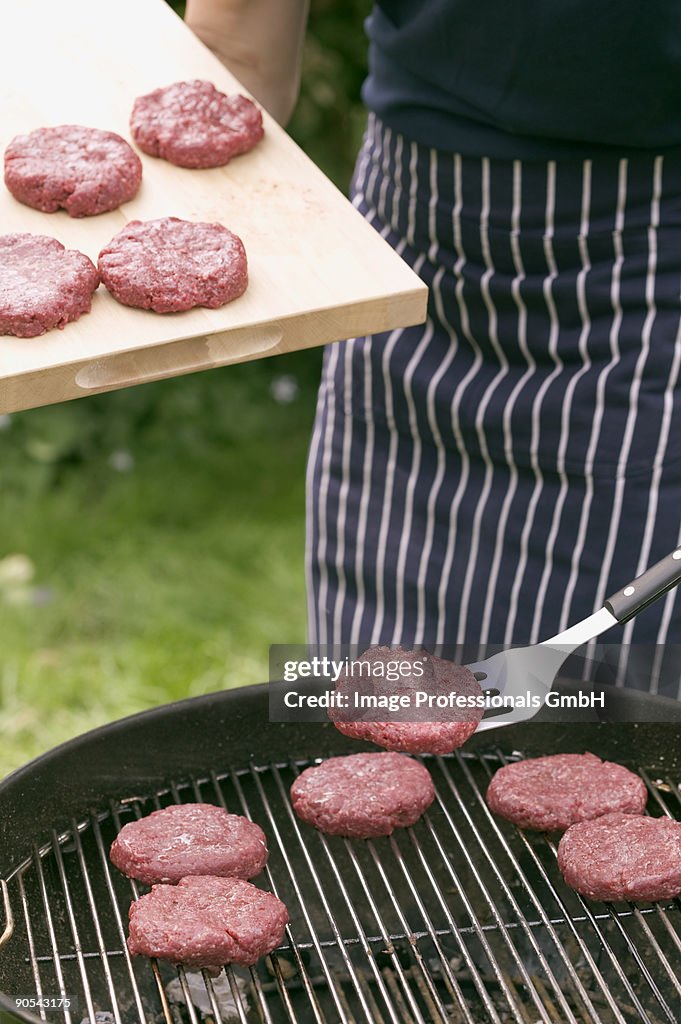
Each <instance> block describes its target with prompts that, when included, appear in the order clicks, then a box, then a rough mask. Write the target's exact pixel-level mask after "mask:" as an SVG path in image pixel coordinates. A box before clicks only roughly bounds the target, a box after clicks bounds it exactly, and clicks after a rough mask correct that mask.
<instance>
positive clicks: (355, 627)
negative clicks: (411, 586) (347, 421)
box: [350, 338, 374, 644]
mask: <svg viewBox="0 0 681 1024" xmlns="http://www.w3.org/2000/svg"><path fill="white" fill-rule="evenodd" d="M372 387H373V383H372V372H371V351H370V348H369V339H368V338H367V339H366V340H365V342H364V415H365V421H366V432H367V433H366V444H365V447H364V461H363V464H362V492H361V494H360V499H359V514H358V520H357V537H356V546H355V579H356V581H357V601H356V603H355V610H354V613H353V616H352V623H351V626H350V643H351V644H358V643H359V641H360V629H361V623H362V616H363V614H364V608H365V601H366V585H365V582H364V539H365V537H366V526H367V515H368V511H369V497H370V494H371V475H372V474H371V471H372V465H373V458H374V419H373V408H372V406H373V403H372Z"/></svg>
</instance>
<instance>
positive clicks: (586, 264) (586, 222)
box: [558, 160, 593, 630]
mask: <svg viewBox="0 0 681 1024" xmlns="http://www.w3.org/2000/svg"><path fill="white" fill-rule="evenodd" d="M591 167H592V165H591V161H590V160H585V161H584V163H583V165H582V212H581V221H580V227H579V239H578V244H579V257H580V260H581V262H582V267H581V270H580V271H579V274H578V275H577V282H576V285H577V305H578V307H579V315H580V318H581V321H582V329H581V331H580V332H579V341H578V348H579V353H580V355H581V357H582V367H581V369H580V370H579V371H578V373H576V374H575V375H574V377H572V379H571V380H570V383H569V384H568V387H567V390H566V394H565V401H564V403H563V418H562V420H561V430H560V446H559V449H558V466H559V471H560V470H562V471H563V473H564V471H565V452H566V449H567V443H568V439H569V430H570V412H571V410H572V402H573V398H574V394H575V391H576V388H577V384H578V382H579V379H580V378H581V377H582V376H584V374H585V373H588V371H589V370H590V369H591V358H590V356H589V334H590V333H591V317H590V315H589V307H588V304H587V301H586V279H587V276H588V274H589V271H590V270H591V261H590V259H589V245H588V241H587V239H588V235H589V230H590V219H591ZM586 475H587V477H588V478H589V481H590V486H591V488H593V475H592V474H591V473H590V471H588V472H587V473H586ZM564 500H565V495H564V492H563V486H562V484H561V494H560V495H559V503H560V507H561V511H562V507H563V502H564ZM577 575H578V565H577V564H576V563H575V562H574V561H573V562H572V563H571V565H570V575H569V576H568V581H567V585H566V587H565V594H564V597H563V604H562V607H561V612H560V619H559V624H558V629H559V630H563V629H566V628H567V626H568V625H569V616H570V602H571V600H572V594H573V592H574V589H575V586H576V584H577Z"/></svg>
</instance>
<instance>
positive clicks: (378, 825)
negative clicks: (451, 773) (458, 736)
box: [291, 752, 435, 839]
mask: <svg viewBox="0 0 681 1024" xmlns="http://www.w3.org/2000/svg"><path fill="white" fill-rule="evenodd" d="M434 797H435V787H434V786H433V780H432V779H431V777H430V773H429V771H428V770H427V768H424V766H423V765H422V764H420V763H419V762H418V761H414V760H413V759H412V758H410V757H406V756H405V755H404V754H393V753H386V752H382V753H376V754H350V755H349V756H348V757H330V758H329V759H328V760H327V761H323V762H322V763H321V764H320V765H316V766H315V767H312V768H306V769H305V771H304V772H301V774H300V775H299V776H298V778H297V779H296V780H295V782H294V783H293V785H292V786H291V802H292V804H293V809H294V811H295V812H296V814H297V815H298V817H299V818H301V819H302V820H303V821H305V822H307V824H308V825H314V827H315V828H318V829H319V830H320V832H326V833H328V834H329V835H332V836H350V837H353V838H355V839H370V838H372V837H374V836H389V835H390V834H391V832H392V831H393V830H394V829H396V828H398V827H405V826H407V825H413V824H414V822H416V821H417V820H418V819H419V818H420V817H421V815H422V814H423V812H424V811H425V810H426V808H427V807H429V806H430V805H431V803H432V802H433V799H434Z"/></svg>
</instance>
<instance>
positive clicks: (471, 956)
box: [0, 752, 681, 1024]
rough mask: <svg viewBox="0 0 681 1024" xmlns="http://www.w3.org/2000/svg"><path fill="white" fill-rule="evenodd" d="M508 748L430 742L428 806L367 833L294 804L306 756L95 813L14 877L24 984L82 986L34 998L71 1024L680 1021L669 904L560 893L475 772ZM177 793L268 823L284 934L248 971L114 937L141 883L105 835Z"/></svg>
mask: <svg viewBox="0 0 681 1024" xmlns="http://www.w3.org/2000/svg"><path fill="white" fill-rule="evenodd" d="M506 760H507V758H506V757H505V756H504V755H503V754H501V753H500V752H496V753H494V754H484V755H477V754H474V753H468V752H466V753H463V754H458V755H454V756H451V757H447V758H427V759H426V763H427V764H428V767H429V768H430V770H431V773H432V775H433V778H434V781H435V785H436V790H437V797H436V801H435V803H434V804H433V806H432V807H431V809H430V811H429V812H428V814H427V815H426V816H425V817H424V818H423V819H422V820H421V821H420V822H418V823H417V825H416V826H414V828H411V829H405V830H400V831H398V832H397V833H395V834H394V835H393V836H391V837H388V838H385V839H376V840H368V841H362V842H358V841H349V840H344V839H340V838H337V837H325V836H323V835H321V834H319V833H317V832H315V831H314V830H312V829H310V828H308V827H307V826H304V825H302V824H300V823H299V821H298V820H297V818H296V817H295V815H294V814H293V812H292V809H291V806H290V802H289V799H288V788H289V786H290V784H291V782H292V781H293V778H294V777H295V775H296V774H297V773H298V772H299V771H300V770H302V768H303V767H305V766H306V765H307V764H308V763H312V762H304V763H296V764H277V765H266V766H259V765H252V766H250V767H249V768H247V769H243V770H239V771H232V772H229V773H227V774H224V775H222V774H221V775H218V774H211V775H210V776H209V777H207V778H203V779H192V780H189V781H180V782H177V783H172V784H171V785H170V786H169V787H168V788H167V789H164V790H162V791H160V792H157V793H155V794H153V795H151V796H149V795H147V794H141V795H140V794H134V795H131V796H130V797H128V798H126V799H124V800H122V801H120V802H118V803H115V804H112V805H111V806H110V807H108V808H107V809H102V810H99V811H97V812H95V811H93V812H91V813H90V815H89V817H88V818H87V819H84V820H82V821H80V822H75V821H74V822H73V823H72V828H71V829H70V830H69V831H68V832H65V833H63V834H60V835H57V833H56V832H53V833H52V834H51V837H50V839H49V841H48V842H47V843H46V844H45V845H44V846H42V847H41V848H35V849H34V850H33V852H32V855H31V856H30V857H29V858H28V859H27V860H26V861H25V862H24V863H23V864H22V865H20V866H19V867H18V868H17V869H16V870H15V871H14V873H13V874H12V875H11V877H10V878H9V879H8V894H9V905H10V907H11V910H12V912H13V915H14V919H15V920H14V934H13V936H12V939H11V942H12V943H13V944H17V943H18V944H20V945H21V947H22V948H24V949H25V967H26V982H25V983H22V987H21V991H22V994H27V993H28V992H29V991H30V992H32V993H35V996H36V997H38V998H41V997H45V996H50V997H53V996H70V997H75V998H76V1000H77V1006H76V1008H75V1009H71V1010H64V1011H61V1012H57V1011H46V1010H42V1011H41V1014H40V1015H41V1016H42V1018H43V1019H45V1020H50V1021H52V1020H54V1021H64V1022H65V1024H80V1022H81V1021H84V1020H85V1019H86V1018H87V1020H88V1021H89V1022H90V1024H95V1022H96V1024H132V1022H135V1021H139V1022H140V1024H146V1022H153V1024H164V1022H165V1024H204V1022H208V1024H221V1022H227V1021H228V1020H236V1021H239V1022H240V1024H254V1022H259V1024H279V1022H286V1021H299V1022H308V1021H310V1022H316V1024H325V1022H332V1024H337V1022H342V1024H353V1022H361V1021H371V1022H378V1024H382V1022H385V1024H431V1022H445V1021H450V1020H457V1021H465V1022H467V1024H482V1022H490V1024H537V1022H542V1024H557V1022H561V1024H562V1022H568V1024H585V1022H593V1024H634V1022H645V1024H667V1022H669V1024H676V1022H677V1021H679V1020H680V1019H681V976H680V975H679V969H678V965H679V964H680V963H681V914H680V913H679V911H680V910H681V905H680V904H679V901H678V900H677V901H672V902H670V903H669V904H667V905H664V906H663V905H660V904H654V905H640V906H633V905H630V904H616V905H606V904H600V903H595V902H592V901H585V900H583V899H582V898H581V897H579V896H578V895H577V894H576V893H574V892H572V891H571V890H569V889H568V888H567V887H566V886H565V885H564V884H563V882H562V880H561V878H560V873H559V872H558V870H557V867H556V859H555V856H556V848H555V844H554V843H552V842H551V841H550V840H549V839H548V838H547V837H546V836H543V835H539V834H529V833H522V832H520V831H519V830H517V829H515V828H514V827H513V826H510V825H508V824H506V823H503V822H499V821H497V820H496V819H494V818H493V817H492V816H491V815H490V814H489V812H488V811H487V807H486V804H485V802H484V792H485V789H486V786H487V782H488V780H489V778H490V776H491V775H492V774H493V772H494V771H495V770H496V769H497V768H498V767H500V765H501V764H503V763H505V761H506ZM640 772H641V775H642V777H643V778H644V780H645V782H646V784H647V786H648V788H649V791H650V794H651V798H652V799H651V806H652V808H653V813H655V814H667V815H670V816H673V817H677V818H678V817H679V816H680V814H679V811H680V810H681V794H680V792H679V788H678V784H677V783H676V782H675V781H673V780H672V779H671V778H664V779H659V778H652V777H650V775H649V774H648V773H647V772H646V771H645V769H641V770H640ZM184 801H207V802H210V803H217V804H221V805H222V806H224V807H227V808H228V809H229V810H230V811H235V812H237V813H244V814H246V815H248V816H249V817H252V818H253V819H254V820H255V821H258V822H259V823H260V824H261V825H262V826H263V827H264V828H265V831H266V832H267V834H268V839H269V846H270V860H269V863H268V866H267V869H266V885H267V886H268V887H269V888H271V889H272V891H273V892H275V893H276V894H277V895H278V896H279V897H280V898H281V899H283V900H284V902H285V903H286V905H287V907H288V908H289V913H290V917H291V921H290V924H289V927H288V929H287V935H286V941H285V943H284V945H283V946H282V947H280V949H279V950H277V952H276V953H275V954H273V955H272V956H271V957H270V958H268V959H267V960H266V961H264V962H262V963H260V964H258V965H257V966H256V967H254V968H250V969H242V968H236V969H234V968H225V969H224V970H223V971H222V972H221V973H220V975H219V977H216V978H211V977H209V976H208V974H207V973H206V972H200V973H188V972H185V971H184V970H182V969H181V968H172V967H170V966H169V965H167V964H161V963H155V962H153V961H152V962H149V961H146V960H143V959H141V958H134V959H133V958H131V957H130V956H129V954H128V952H127V949H126V945H125V933H126V927H125V922H126V918H127V907H128V905H129V903H130V900H131V898H136V897H137V896H138V895H139V893H138V890H137V887H136V885H135V883H134V882H130V881H129V880H127V879H125V878H123V877H122V876H121V875H119V873H118V872H117V871H115V869H113V868H112V867H111V866H110V864H109V861H108V849H109V846H110V844H111V842H112V841H113V838H114V836H115V835H116V833H117V832H118V830H119V829H120V828H121V827H122V825H123V824H124V823H125V822H126V821H129V820H132V819H133V818H134V817H141V816H142V815H144V814H148V813H149V812H150V811H152V810H155V809H156V808H158V807H162V806H166V805H167V804H169V803H172V802H184ZM0 961H1V954H0ZM27 985H28V988H27V987H26V986H27Z"/></svg>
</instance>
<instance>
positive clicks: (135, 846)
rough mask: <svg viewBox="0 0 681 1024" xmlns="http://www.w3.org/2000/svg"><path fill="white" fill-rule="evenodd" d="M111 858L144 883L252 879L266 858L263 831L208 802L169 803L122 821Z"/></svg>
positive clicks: (261, 867) (259, 870) (114, 862)
mask: <svg viewBox="0 0 681 1024" xmlns="http://www.w3.org/2000/svg"><path fill="white" fill-rule="evenodd" d="M110 857H111V861H112V863H113V864H115V866H116V867H117V868H118V869H119V871H122V872H123V874H125V875H127V876H128V877H129V878H136V879H137V880H138V881H140V882H143V883H144V884H145V885H153V884H154V883H155V882H179V880H180V879H181V878H184V877H185V875H222V876H232V877H235V878H253V877H254V876H255V875H257V874H259V873H260V872H261V871H262V869H263V868H264V866H265V864H266V862H267V843H266V840H265V833H264V832H263V830H262V829H261V828H260V826H259V825H256V824H255V822H253V821H249V819H248V818H244V817H242V816H241V815H239V814H228V812H227V811H225V810H223V808H222V807H215V806H213V804H173V805H171V806H170V807H164V808H163V809H162V810H160V811H154V812H153V813H152V814H149V815H147V817H146V818H140V819H139V820H138V821H130V822H128V824H127V825H124V826H123V828H122V829H121V831H120V832H119V833H118V836H117V837H116V839H115V840H114V842H113V845H112V847H111V851H110Z"/></svg>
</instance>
